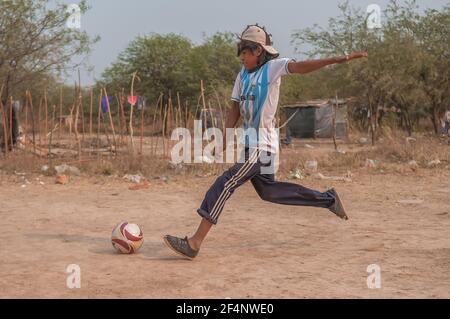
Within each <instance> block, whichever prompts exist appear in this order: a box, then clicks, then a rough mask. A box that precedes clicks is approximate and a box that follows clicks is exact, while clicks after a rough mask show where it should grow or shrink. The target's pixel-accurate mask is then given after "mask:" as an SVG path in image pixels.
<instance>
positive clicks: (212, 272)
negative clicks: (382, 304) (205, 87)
mask: <svg viewBox="0 0 450 319" xmlns="http://www.w3.org/2000/svg"><path fill="white" fill-rule="evenodd" d="M283 156H288V155H286V154H284V155H283ZM1 176H2V178H1V179H0V202H1V206H0V216H1V220H2V223H1V224H0V251H1V263H0V297H2V298H16V297H30V298H54V297H61V298H103V297H112V298H118V297H124V298H392V297H394V298H421V297H425V298H450V273H449V271H448V270H449V269H450V232H449V229H450V201H449V198H450V170H449V169H448V168H441V169H423V170H422V169H421V170H419V171H417V172H416V173H411V174H400V173H389V174H387V173H372V172H368V171H366V170H364V169H361V170H358V171H356V172H353V177H352V182H347V183H345V182H339V181H325V180H319V179H315V178H313V177H307V178H306V179H304V180H298V181H294V182H296V183H299V184H303V185H305V186H308V187H311V188H315V189H319V190H326V189H327V188H328V187H330V186H334V187H336V188H337V189H338V190H339V191H340V193H341V197H342V199H343V200H344V201H345V203H346V206H347V210H348V212H349V216H350V220H349V221H348V222H344V221H341V220H339V219H338V218H336V217H335V216H334V215H332V214H331V213H329V212H327V211H326V210H323V209H315V208H303V207H291V206H277V205H274V204H270V203H266V202H263V201H262V200H260V199H259V197H258V196H257V194H256V192H255V191H254V190H253V189H252V186H251V184H247V185H244V186H243V187H242V188H240V189H238V190H237V192H236V193H235V194H234V196H232V198H231V199H230V200H229V202H228V203H227V205H226V206H225V211H224V213H223V215H222V218H221V220H220V223H219V225H218V226H217V227H215V228H214V229H213V231H212V233H211V234H210V236H209V237H208V239H207V241H206V243H205V245H204V247H203V248H202V251H201V253H200V255H199V257H198V259H196V260H195V261H193V262H190V261H185V260H182V259H180V258H179V257H178V256H177V255H174V254H173V253H172V252H171V251H169V250H168V249H167V248H166V247H165V245H164V244H163V241H162V237H163V235H165V234H172V235H179V236H184V235H189V234H192V232H193V231H194V230H195V228H196V226H197V224H198V222H199V221H200V219H199V217H198V215H197V213H196V209H197V208H198V206H199V205H200V203H201V201H202V199H203V195H204V193H205V192H206V191H207V189H208V187H209V186H210V184H211V183H212V182H213V181H214V179H215V177H214V176H209V177H194V176H192V177H183V176H173V177H171V178H170V179H169V180H168V181H163V180H151V181H150V188H149V189H144V190H139V191H131V190H129V186H130V184H129V183H127V182H125V181H123V180H121V179H120V178H113V177H106V176H100V177H86V176H80V177H73V178H71V181H70V183H69V184H68V185H64V186H62V185H56V184H54V178H52V177H44V176H40V177H39V176H37V178H39V181H37V180H36V176H34V177H32V178H31V177H30V178H29V179H30V182H31V184H29V185H26V187H22V184H21V183H18V182H17V181H15V180H14V178H7V177H5V175H1ZM40 182H42V183H40ZM120 221H129V222H135V223H138V224H139V225H140V226H141V227H142V229H143V231H144V236H145V243H144V245H143V247H142V248H141V250H140V251H139V253H138V254H136V255H131V256H128V255H119V254H117V253H115V252H114V250H113V247H112V245H111V243H110V233H111V230H112V228H113V227H114V226H115V224H117V223H118V222H120ZM70 264H77V265H79V266H80V269H81V288H80V289H69V288H67V286H66V280H67V277H68V276H69V274H68V273H66V268H67V266H68V265H70ZM372 264H376V265H378V266H379V267H380V269H381V273H380V274H381V288H380V289H369V288H368V285H367V278H368V276H369V273H368V272H367V267H368V266H369V265H372Z"/></svg>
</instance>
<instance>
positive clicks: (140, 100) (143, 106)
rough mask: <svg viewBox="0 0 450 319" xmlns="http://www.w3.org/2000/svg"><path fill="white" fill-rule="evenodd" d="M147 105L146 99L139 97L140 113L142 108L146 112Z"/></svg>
mask: <svg viewBox="0 0 450 319" xmlns="http://www.w3.org/2000/svg"><path fill="white" fill-rule="evenodd" d="M145 104H146V99H145V97H143V96H139V97H138V102H137V109H138V110H139V111H140V110H142V108H144V110H145V108H146V105H145Z"/></svg>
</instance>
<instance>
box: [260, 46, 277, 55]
mask: <svg viewBox="0 0 450 319" xmlns="http://www.w3.org/2000/svg"><path fill="white" fill-rule="evenodd" d="M262 47H263V48H264V50H266V51H267V52H269V53H270V54H273V55H276V54H279V53H278V51H277V50H275V48H274V47H273V46H270V45H263V46H262Z"/></svg>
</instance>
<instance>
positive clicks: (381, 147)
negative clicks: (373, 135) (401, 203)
mask: <svg viewBox="0 0 450 319" xmlns="http://www.w3.org/2000/svg"><path fill="white" fill-rule="evenodd" d="M353 140H356V141H357V140H358V139H357V137H356V136H355V138H353ZM300 142H302V141H300ZM446 143H447V141H444V140H442V139H439V138H437V137H435V136H427V135H420V136H415V137H414V139H408V140H407V138H406V136H405V135H403V134H402V133H401V132H392V131H389V132H388V133H385V134H384V136H383V137H382V138H381V140H380V141H379V142H378V143H377V144H376V145H375V146H374V147H372V146H371V145H359V144H358V143H348V144H341V145H340V149H345V150H346V152H345V153H337V152H334V151H333V150H332V149H326V150H325V151H324V150H323V149H321V148H320V147H318V148H316V149H313V150H309V149H303V148H302V149H301V150H298V149H297V150H296V149H284V150H283V152H282V154H281V165H280V170H279V173H280V174H281V175H282V176H283V175H288V174H289V173H290V172H292V171H294V170H296V169H300V170H302V171H304V170H305V164H306V162H307V161H308V160H316V161H318V164H319V168H320V170H321V171H322V172H327V171H341V172H346V171H347V170H357V169H362V168H365V165H366V160H367V159H372V160H374V161H375V162H376V163H377V168H378V169H382V170H385V171H387V172H389V171H390V170H392V171H399V167H406V168H407V169H406V170H403V169H400V172H404V171H410V169H409V168H408V163H409V162H410V161H412V160H414V161H416V162H417V164H418V166H419V167H421V168H432V167H429V165H428V164H429V162H430V161H433V160H437V159H439V160H440V161H441V164H440V165H437V166H438V167H448V165H449V164H450V146H449V145H448V144H446ZM63 163H66V164H69V165H73V166H76V167H78V168H79V169H80V170H81V172H82V174H84V175H87V176H99V175H104V176H123V175H125V174H141V175H143V176H145V177H147V178H152V177H155V176H163V175H167V176H169V175H181V176H182V175H187V176H189V175H194V176H212V175H218V174H221V173H222V172H223V171H224V170H225V169H226V168H227V167H228V166H229V165H226V164H215V165H202V164H189V165H182V166H178V167H174V166H173V165H171V164H170V163H169V159H168V158H167V157H164V156H162V155H143V156H141V155H135V156H131V155H130V154H128V153H122V154H120V155H117V156H103V157H98V156H97V157H96V156H94V157H91V158H88V159H84V160H82V161H81V162H79V161H78V160H77V158H57V159H52V160H51V161H50V160H49V159H46V158H39V157H36V156H33V155H32V154H28V153H24V152H23V151H20V150H19V151H16V152H15V153H14V158H12V157H11V154H10V157H9V158H7V159H4V158H2V159H1V160H0V170H2V171H3V172H5V173H7V174H8V173H9V174H14V173H15V172H24V173H27V174H43V172H42V171H41V168H42V166H43V165H48V166H51V168H53V167H54V166H56V165H60V164H63ZM373 171H374V172H376V171H377V170H373ZM45 174H46V175H52V174H54V171H53V170H52V169H50V170H49V171H48V172H47V173H44V175H45Z"/></svg>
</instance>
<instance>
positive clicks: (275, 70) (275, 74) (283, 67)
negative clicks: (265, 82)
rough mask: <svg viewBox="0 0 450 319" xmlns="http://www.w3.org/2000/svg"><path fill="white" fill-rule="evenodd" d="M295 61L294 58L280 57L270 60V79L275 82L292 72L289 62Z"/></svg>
mask: <svg viewBox="0 0 450 319" xmlns="http://www.w3.org/2000/svg"><path fill="white" fill-rule="evenodd" d="M290 62H295V60H294V59H290V58H280V59H274V60H271V61H269V81H270V82H275V81H277V80H278V79H279V78H280V77H281V76H283V75H287V74H291V73H290V72H289V69H288V64H289V63H290Z"/></svg>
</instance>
